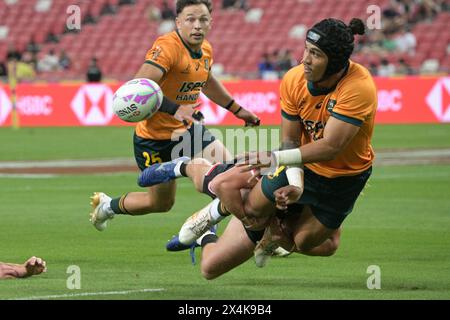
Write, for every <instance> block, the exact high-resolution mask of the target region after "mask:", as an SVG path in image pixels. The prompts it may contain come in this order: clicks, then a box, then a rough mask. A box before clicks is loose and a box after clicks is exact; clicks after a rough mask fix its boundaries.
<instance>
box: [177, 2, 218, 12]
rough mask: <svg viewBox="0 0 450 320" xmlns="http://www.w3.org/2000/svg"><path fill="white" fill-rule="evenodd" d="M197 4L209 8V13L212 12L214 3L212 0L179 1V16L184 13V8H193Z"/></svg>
mask: <svg viewBox="0 0 450 320" xmlns="http://www.w3.org/2000/svg"><path fill="white" fill-rule="evenodd" d="M196 4H204V5H205V6H206V7H207V8H208V11H209V13H211V12H212V3H211V0H178V1H177V15H179V14H180V13H181V11H183V9H184V8H186V7H187V6H192V5H196Z"/></svg>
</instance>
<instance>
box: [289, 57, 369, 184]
mask: <svg viewBox="0 0 450 320" xmlns="http://www.w3.org/2000/svg"><path fill="white" fill-rule="evenodd" d="M280 99H281V110H282V116H283V117H285V118H286V119H289V120H299V121H300V122H301V124H302V126H301V127H302V136H301V145H304V144H307V143H311V142H313V141H315V140H318V139H321V138H322V137H323V131H324V128H325V126H326V124H327V121H328V119H329V117H330V116H332V117H335V118H337V119H339V120H342V121H345V122H348V123H351V124H353V125H356V126H359V127H360V129H359V131H358V133H357V134H356V136H355V137H354V138H353V139H352V141H351V142H350V143H349V144H348V145H347V146H346V147H345V149H344V150H343V151H342V152H340V153H339V155H338V156H337V157H336V158H335V159H334V160H331V161H324V162H318V163H308V164H305V166H306V167H307V168H309V169H310V170H312V171H314V172H315V173H317V174H319V175H321V176H325V177H328V178H335V177H340V176H351V175H356V174H358V173H361V172H363V171H365V170H366V169H368V168H369V167H370V166H371V165H372V163H373V160H374V157H375V155H374V152H373V148H372V145H371V139H372V134H373V128H374V121H375V112H376V109H377V91H376V87H375V83H374V81H373V79H372V76H371V75H370V73H369V71H368V70H367V69H366V68H364V67H363V66H361V65H359V64H357V63H354V62H352V61H350V63H349V66H348V68H347V70H346V73H345V74H344V76H343V77H342V79H341V80H340V81H339V82H338V83H337V85H336V87H335V88H332V89H330V90H323V89H318V88H314V87H313V85H312V83H311V82H308V81H307V80H306V79H305V76H304V67H303V65H299V66H296V67H294V68H292V69H291V70H290V71H289V72H288V73H286V75H285V76H284V78H283V80H282V82H281V85H280Z"/></svg>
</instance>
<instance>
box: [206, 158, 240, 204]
mask: <svg viewBox="0 0 450 320" xmlns="http://www.w3.org/2000/svg"><path fill="white" fill-rule="evenodd" d="M232 167H234V163H217V164H215V165H213V167H212V168H211V169H210V170H209V171H208V172H207V173H206V174H205V178H204V179H203V193H204V194H207V195H208V196H210V197H211V198H213V199H215V198H217V196H216V195H215V194H214V193H212V192H211V190H210V189H209V184H210V182H211V181H212V180H213V179H214V178H215V177H217V176H218V175H219V174H221V173H223V172H225V171H227V170H229V169H231V168H232Z"/></svg>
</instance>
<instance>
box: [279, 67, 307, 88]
mask: <svg viewBox="0 0 450 320" xmlns="http://www.w3.org/2000/svg"><path fill="white" fill-rule="evenodd" d="M304 73H305V69H304V67H303V64H299V65H298V66H295V67H293V68H291V69H289V71H288V72H286V74H285V75H284V76H283V79H282V83H283V84H284V85H287V86H292V85H300V84H301V83H302V81H304V79H305V77H304Z"/></svg>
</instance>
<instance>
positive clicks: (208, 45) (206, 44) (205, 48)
mask: <svg viewBox="0 0 450 320" xmlns="http://www.w3.org/2000/svg"><path fill="white" fill-rule="evenodd" d="M202 51H203V52H204V53H206V54H208V55H210V56H211V55H212V52H213V48H212V45H211V43H210V42H209V41H208V40H206V39H205V40H204V41H203V43H202Z"/></svg>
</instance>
